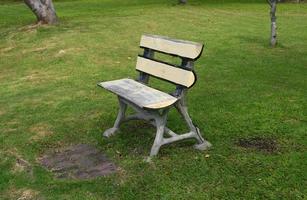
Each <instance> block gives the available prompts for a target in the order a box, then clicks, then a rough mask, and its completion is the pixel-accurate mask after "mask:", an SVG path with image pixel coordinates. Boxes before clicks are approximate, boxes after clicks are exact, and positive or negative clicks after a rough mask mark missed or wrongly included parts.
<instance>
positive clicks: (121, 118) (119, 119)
mask: <svg viewBox="0 0 307 200" xmlns="http://www.w3.org/2000/svg"><path fill="white" fill-rule="evenodd" d="M118 103H119V110H118V114H117V118H116V120H115V123H114V126H113V127H112V128H110V129H108V130H106V131H105V132H104V133H103V136H104V137H110V136H112V135H114V134H115V133H116V131H118V129H119V126H120V124H121V123H122V122H123V121H124V119H125V113H126V110H127V104H126V103H124V102H123V101H122V100H121V99H120V98H118Z"/></svg>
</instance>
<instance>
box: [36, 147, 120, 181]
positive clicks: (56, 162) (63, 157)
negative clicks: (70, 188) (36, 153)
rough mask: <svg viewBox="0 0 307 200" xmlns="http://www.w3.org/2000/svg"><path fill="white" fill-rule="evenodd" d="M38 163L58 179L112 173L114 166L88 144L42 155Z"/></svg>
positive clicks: (99, 175) (86, 177)
mask: <svg viewBox="0 0 307 200" xmlns="http://www.w3.org/2000/svg"><path fill="white" fill-rule="evenodd" d="M40 163H41V164H42V165H43V166H44V167H45V168H47V169H48V170H50V171H51V172H52V173H54V174H55V177H57V178H59V179H93V178H97V177H101V176H106V175H108V174H112V173H114V172H115V171H116V166H115V164H114V163H112V162H111V161H110V160H109V159H108V158H107V157H106V155H105V154H103V153H102V152H101V151H99V150H98V149H96V148H95V147H93V146H90V145H88V144H78V145H74V146H70V147H68V148H65V149H60V150H56V151H54V152H52V153H49V154H46V155H44V156H43V157H42V158H41V159H40Z"/></svg>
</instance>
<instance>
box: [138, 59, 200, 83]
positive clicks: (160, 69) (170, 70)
mask: <svg viewBox="0 0 307 200" xmlns="http://www.w3.org/2000/svg"><path fill="white" fill-rule="evenodd" d="M136 69H137V70H139V71H142V72H145V73H147V74H150V75H152V76H155V77H158V78H162V79H164V80H167V81H170V82H172V83H175V84H178V85H182V86H185V87H191V86H192V85H193V84H194V83H195V81H196V77H195V74H194V73H193V72H192V71H188V70H184V69H181V68H177V67H174V66H171V65H168V64H165V63H160V62H158V61H154V60H150V59H146V58H143V57H140V56H139V57H138V59H137V63H136Z"/></svg>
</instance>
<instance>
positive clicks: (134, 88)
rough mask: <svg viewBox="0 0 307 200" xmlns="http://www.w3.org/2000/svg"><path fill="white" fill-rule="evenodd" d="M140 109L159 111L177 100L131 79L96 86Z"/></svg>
mask: <svg viewBox="0 0 307 200" xmlns="http://www.w3.org/2000/svg"><path fill="white" fill-rule="evenodd" d="M98 85H99V86H100V87H103V88H105V89H107V90H109V91H111V92H113V93H115V94H117V95H119V96H120V97H122V98H124V99H126V100H128V101H130V102H132V103H134V104H136V105H137V106H139V107H141V108H149V109H159V108H165V107H167V106H170V105H172V104H173V103H175V102H176V101H177V98H175V97H173V96H171V95H169V94H167V93H164V92H161V91H159V90H156V89H154V88H151V87H148V86H147V85H144V84H141V83H139V82H137V81H135V80H132V79H127V78H125V79H120V80H115V81H107V82H101V83H99V84H98Z"/></svg>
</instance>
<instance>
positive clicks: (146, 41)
mask: <svg viewBox="0 0 307 200" xmlns="http://www.w3.org/2000/svg"><path fill="white" fill-rule="evenodd" d="M140 46H141V47H145V48H150V49H153V50H156V51H160V52H164V53H168V54H172V55H177V56H181V57H185V58H190V59H193V60H194V59H197V58H198V57H199V56H200V54H201V53H202V49H203V44H200V43H196V42H190V41H185V40H175V39H170V38H167V37H163V36H157V35H143V36H142V38H141V42H140Z"/></svg>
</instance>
